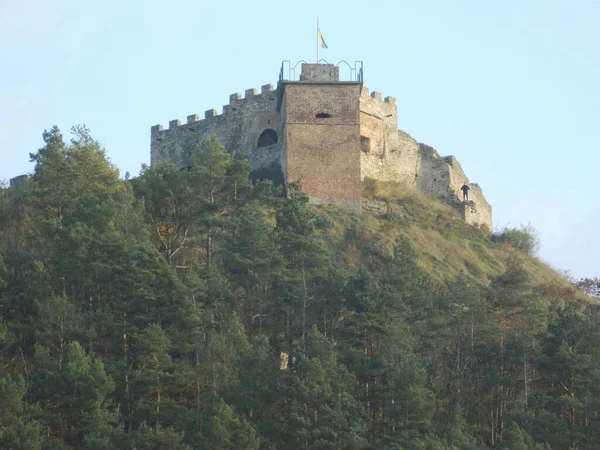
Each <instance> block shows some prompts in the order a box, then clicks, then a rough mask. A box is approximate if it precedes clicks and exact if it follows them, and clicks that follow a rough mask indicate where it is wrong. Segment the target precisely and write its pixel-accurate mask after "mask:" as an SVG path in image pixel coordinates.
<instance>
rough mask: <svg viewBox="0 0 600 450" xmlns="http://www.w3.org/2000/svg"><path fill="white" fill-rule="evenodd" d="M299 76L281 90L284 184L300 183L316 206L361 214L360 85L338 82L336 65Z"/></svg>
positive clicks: (306, 67)
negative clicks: (346, 209) (327, 204)
mask: <svg viewBox="0 0 600 450" xmlns="http://www.w3.org/2000/svg"><path fill="white" fill-rule="evenodd" d="M301 73H302V74H301V76H300V80H299V81H284V80H282V81H281V82H280V86H279V108H280V111H281V119H282V123H283V139H284V155H283V160H284V167H283V170H284V172H285V175H286V177H285V178H286V183H290V182H293V181H297V180H302V190H303V191H304V192H305V193H306V194H307V195H308V197H309V198H310V200H311V202H313V203H335V204H339V205H343V206H345V207H346V208H349V209H351V210H356V211H359V210H360V198H361V177H360V175H361V169H360V164H361V146H360V104H359V102H360V92H361V86H362V83H361V82H358V81H340V79H339V68H338V67H336V66H335V65H333V64H302V71H301Z"/></svg>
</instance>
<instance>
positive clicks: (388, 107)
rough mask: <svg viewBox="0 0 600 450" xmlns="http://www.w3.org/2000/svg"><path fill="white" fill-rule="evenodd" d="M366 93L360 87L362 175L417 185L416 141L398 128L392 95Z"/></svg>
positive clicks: (417, 152) (395, 106)
mask: <svg viewBox="0 0 600 450" xmlns="http://www.w3.org/2000/svg"><path fill="white" fill-rule="evenodd" d="M381 97H382V96H381V94H380V93H379V92H372V93H371V94H370V95H369V88H367V87H366V86H363V88H362V90H361V96H360V134H361V149H362V152H361V178H362V179H363V180H364V179H365V178H373V179H376V180H381V181H402V182H405V183H406V184H407V186H408V187H409V188H416V174H417V169H418V165H419V144H418V142H417V141H415V140H414V139H413V138H412V137H411V136H410V135H408V134H406V133H404V132H403V131H400V130H398V109H397V105H396V99H395V98H394V97H386V98H385V99H384V100H382V98H381Z"/></svg>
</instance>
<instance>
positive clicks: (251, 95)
mask: <svg viewBox="0 0 600 450" xmlns="http://www.w3.org/2000/svg"><path fill="white" fill-rule="evenodd" d="M274 91H275V87H274V86H273V85H272V84H270V83H269V84H263V85H262V86H261V88H260V93H258V89H254V88H251V89H246V91H245V92H244V97H243V98H242V95H241V94H239V93H235V94H231V95H230V96H229V104H227V105H223V112H222V114H226V113H228V112H229V111H231V109H232V106H233V105H240V104H242V103H243V102H246V101H253V100H261V99H264V98H265V96H267V95H272V94H273V92H274ZM222 114H219V113H218V112H217V110H216V109H208V110H206V111H205V112H204V118H203V119H201V118H200V116H199V115H198V114H190V115H189V116H187V118H186V119H187V120H186V124H185V125H188V124H193V123H197V122H203V121H204V120H214V119H218V118H220V117H221V116H222ZM181 125H182V124H181V121H180V120H179V119H173V120H170V121H169V128H168V129H167V130H166V131H168V130H172V129H175V128H179V127H180V126H181ZM164 131H165V130H164V129H163V126H162V125H160V124H157V125H154V126H153V127H151V128H150V134H151V139H152V140H157V139H158V140H160V139H161V137H160V136H161V135H162V133H163V132H164Z"/></svg>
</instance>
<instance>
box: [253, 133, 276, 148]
mask: <svg viewBox="0 0 600 450" xmlns="http://www.w3.org/2000/svg"><path fill="white" fill-rule="evenodd" d="M274 144H277V133H276V132H275V130H273V129H271V128H267V129H266V130H265V131H263V132H262V133H260V136H259V137H258V145H257V147H266V146H268V145H274Z"/></svg>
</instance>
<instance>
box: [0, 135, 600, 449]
mask: <svg viewBox="0 0 600 450" xmlns="http://www.w3.org/2000/svg"><path fill="white" fill-rule="evenodd" d="M73 132H74V134H73V138H72V140H71V141H70V142H65V139H64V138H63V136H62V134H61V132H60V130H59V129H58V128H56V127H55V128H53V129H52V130H50V131H47V132H45V133H44V141H45V145H44V147H43V148H41V149H40V150H39V151H38V152H36V153H33V154H32V155H31V156H32V160H33V161H34V162H35V163H36V166H35V171H34V173H33V174H32V176H31V177H30V178H22V179H20V180H18V182H17V183H14V184H13V186H11V187H10V188H2V189H0V314H1V318H2V321H1V322H0V447H2V448H14V449H33V450H36V449H75V448H77V449H78V448H88V449H107V450H108V449H111V450H114V449H132V450H133V449H136V448H137V449H166V450H189V449H198V450H200V449H231V448H236V449H277V448H288V449H305V448H308V449H337V448H345V449H346V448H347V449H411V450H413V449H414V450H417V449H441V450H458V449H460V450H465V449H467V450H469V449H471V450H476V449H486V448H498V449H504V450H507V449H516V448H522V449H548V448H555V449H560V448H579V449H592V448H595V446H596V443H597V442H598V439H599V438H600V407H599V405H600V390H599V389H598V386H600V384H599V383H598V381H599V380H598V374H599V373H600V322H599V320H598V308H597V305H596V304H595V303H593V302H590V301H589V299H588V298H586V297H585V296H584V295H583V294H582V293H580V292H578V291H577V290H576V289H575V288H574V287H573V286H572V285H570V284H569V282H568V281H567V280H565V279H563V278H562V277H560V276H559V275H558V274H556V273H555V272H553V271H552V270H551V269H550V268H548V267H547V266H545V265H544V264H542V263H541V262H539V261H538V260H537V259H536V258H535V256H532V255H530V254H528V253H531V251H532V250H533V249H534V248H535V245H524V243H527V238H528V237H529V238H531V237H532V236H528V234H527V230H505V236H504V237H503V236H500V237H499V238H500V239H499V240H498V239H496V238H494V239H492V237H493V236H492V235H491V233H490V231H489V230H487V229H486V228H485V227H475V226H472V225H469V224H467V223H465V222H464V221H463V220H462V218H461V215H460V213H459V212H457V211H456V210H455V209H454V208H452V207H451V206H449V205H447V204H446V203H444V202H441V201H440V200H438V199H437V198H435V197H429V196H427V195H424V194H423V193H416V192H415V191H414V190H411V189H407V188H404V187H403V186H402V185H401V184H397V183H381V182H374V181H369V180H367V181H365V183H364V184H363V186H362V189H363V192H362V197H363V198H364V200H361V201H362V202H364V203H365V207H366V208H367V209H368V210H369V211H368V212H367V211H365V212H363V213H362V214H354V213H351V212H349V211H348V209H347V208H340V207H337V206H334V205H322V206H315V205H313V204H310V203H309V201H308V200H309V199H308V198H307V196H306V195H305V194H304V193H303V192H302V189H301V184H299V183H289V184H288V185H287V186H286V195H285V196H284V195H283V189H282V187H281V186H275V185H274V184H273V182H271V181H264V180H263V181H261V180H256V181H252V179H251V177H250V175H251V171H252V165H251V164H250V162H249V161H248V160H247V159H246V158H245V157H244V155H242V154H239V153H226V152H225V151H224V149H223V147H221V146H220V145H219V143H218V141H217V140H216V139H210V140H208V141H205V142H204V143H203V144H202V146H200V147H198V148H197V149H194V150H191V151H190V153H189V155H188V166H187V167H186V168H184V170H180V169H179V168H178V167H177V166H176V165H175V164H174V163H172V162H170V161H164V162H163V163H161V164H155V165H153V166H152V167H143V168H142V171H141V173H140V175H139V176H138V177H136V178H133V179H131V180H129V179H127V180H124V179H120V178H119V173H118V171H117V169H116V168H115V167H114V166H113V165H111V164H110V163H109V162H108V161H107V160H106V158H105V154H104V151H103V149H102V148H101V147H100V146H99V144H98V143H97V142H96V141H95V140H94V139H93V138H92V137H91V136H90V134H89V131H88V130H86V129H85V128H83V127H76V128H74V130H73ZM518 233H521V234H518ZM529 244H532V242H529Z"/></svg>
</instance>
